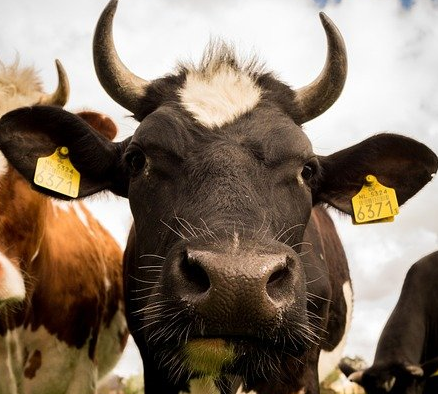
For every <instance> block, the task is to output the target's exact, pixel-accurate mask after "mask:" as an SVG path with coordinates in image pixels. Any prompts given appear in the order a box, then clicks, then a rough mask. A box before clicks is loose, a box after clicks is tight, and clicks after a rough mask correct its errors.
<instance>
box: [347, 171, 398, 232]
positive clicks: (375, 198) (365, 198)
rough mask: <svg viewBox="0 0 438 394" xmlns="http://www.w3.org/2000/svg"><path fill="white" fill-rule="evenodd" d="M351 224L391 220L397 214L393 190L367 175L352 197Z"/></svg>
mask: <svg viewBox="0 0 438 394" xmlns="http://www.w3.org/2000/svg"><path fill="white" fill-rule="evenodd" d="M351 203H352V205H353V211H354V218H353V224H363V223H382V222H392V221H393V220H394V216H395V215H398V212H399V211H398V202H397V196H396V194H395V190H394V189H392V188H390V187H386V186H383V185H382V184H381V183H379V181H378V180H377V178H376V177H375V176H373V175H367V176H366V178H365V183H364V185H363V186H362V189H361V190H360V192H359V193H357V194H356V195H355V196H354V197H353V198H352V199H351Z"/></svg>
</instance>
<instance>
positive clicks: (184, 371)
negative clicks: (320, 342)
mask: <svg viewBox="0 0 438 394" xmlns="http://www.w3.org/2000/svg"><path fill="white" fill-rule="evenodd" d="M163 330H165V331H167V330H166V329H165V327H164V326H163ZM262 331H263V330H260V331H259V332H258V335H259V336H255V334H254V336H249V335H248V336H222V337H221V336H198V335H196V334H194V335H193V336H192V335H190V336H188V338H185V339H184V340H182V341H181V340H180V338H177V337H175V338H171V337H168V338H167V339H166V341H165V342H164V343H157V342H156V343H155V346H154V348H155V350H156V351H155V356H156V362H157V363H158V364H159V365H162V366H165V369H166V370H167V374H168V377H169V379H170V380H171V381H173V382H174V383H178V382H180V381H181V379H183V380H186V379H187V380H190V379H192V378H202V377H210V378H213V379H215V380H216V379H219V378H220V377H221V376H225V375H226V376H238V377H240V378H241V379H242V381H243V382H245V383H251V382H256V381H257V380H259V379H261V378H266V377H272V378H273V379H276V380H277V381H280V380H282V379H284V377H283V376H280V375H279V373H280V372H279V371H280V370H281V368H280V366H281V365H282V364H284V362H285V361H287V364H288V365H290V366H291V368H294V365H296V366H299V365H300V364H301V363H302V360H301V357H302V356H303V354H304V353H305V351H306V350H307V349H308V348H309V347H310V345H311V341H309V338H305V334H303V336H302V337H300V335H299V334H297V332H296V331H295V334H294V338H291V337H290V336H289V335H287V333H282V334H280V332H281V330H280V329H278V330H275V331H276V332H270V333H263V332H262ZM167 332H169V331H167ZM160 342H161V341H160ZM297 368H298V367H297Z"/></svg>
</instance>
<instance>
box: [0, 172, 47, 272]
mask: <svg viewBox="0 0 438 394" xmlns="http://www.w3.org/2000/svg"><path fill="white" fill-rule="evenodd" d="M49 204H50V201H49V200H48V198H47V197H45V196H43V195H42V194H39V193H37V192H35V191H34V190H32V189H31V188H30V186H29V185H28V183H27V181H26V180H25V179H24V178H23V177H22V176H21V175H20V174H18V172H17V171H16V170H14V169H13V168H12V167H10V166H8V169H7V171H6V173H5V174H4V175H2V176H1V177H0V248H1V251H2V252H3V253H4V254H5V255H6V256H8V257H9V258H12V259H15V258H16V259H18V261H20V263H21V264H29V263H30V262H31V261H32V260H33V259H34V257H35V255H36V254H37V253H38V248H39V245H41V242H42V238H43V236H44V227H45V226H44V223H45V220H44V219H45V217H46V214H47V207H48V205H49ZM22 268H25V267H22Z"/></svg>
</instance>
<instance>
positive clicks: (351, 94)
mask: <svg viewBox="0 0 438 394" xmlns="http://www.w3.org/2000/svg"><path fill="white" fill-rule="evenodd" d="M417 3H418V4H415V5H414V6H413V7H412V9H411V10H410V11H407V10H406V9H403V8H402V7H401V5H400V3H399V2H398V1H397V0H367V1H363V0H348V1H344V2H342V3H340V4H336V3H335V2H328V5H327V6H326V7H325V8H324V12H326V13H327V15H329V16H330V18H332V20H333V21H334V22H335V23H336V25H337V26H338V28H339V29H340V30H341V32H342V34H343V36H344V39H345V42H346V45H347V50H348V57H349V74H348V78H347V83H346V86H345V88H344V91H343V93H342V95H341V98H340V99H339V100H338V101H337V103H336V104H335V105H334V106H333V107H332V108H331V109H330V110H329V111H328V112H326V113H325V114H323V115H322V116H320V117H319V118H317V119H315V120H313V121H311V122H309V123H308V124H306V126H305V128H306V132H307V133H308V135H309V136H310V139H311V141H312V142H313V146H314V150H315V152H316V153H317V154H321V155H327V154H330V153H332V152H335V151H336V150H339V149H341V148H345V147H347V146H350V145H352V144H355V143H357V142H359V141H361V140H363V139H365V138H367V137H369V136H371V135H373V134H375V133H377V132H379V131H394V132H399V133H401V134H403V135H406V136H410V137H413V138H416V139H418V140H420V141H421V142H423V143H425V144H427V145H428V146H429V147H430V148H432V149H433V150H434V151H435V152H438V23H437V20H438V6H436V4H437V3H436V2H435V3H432V2H429V1H426V0H423V1H417ZM433 4H435V6H434V5H433ZM105 5H106V0H93V1H90V0H75V1H59V0H40V1H35V0H1V2H0V60H2V61H3V62H4V63H11V62H13V61H14V59H15V57H16V55H17V54H19V56H20V59H21V63H22V64H23V65H34V66H35V67H36V68H37V69H38V70H40V75H41V77H42V79H43V81H44V84H45V87H46V90H48V91H52V90H53V89H54V88H55V85H56V73H55V68H54V59H55V58H59V59H60V60H61V61H62V63H63V64H64V66H65V68H66V69H67V72H68V74H69V78H70V84H71V99H70V101H69V103H68V105H67V109H69V110H73V111H75V110H80V109H83V108H93V109H96V110H99V111H102V112H105V113H107V114H110V115H111V116H112V117H113V118H114V119H115V120H116V121H117V122H118V124H119V127H120V134H119V138H120V139H123V138H125V137H126V136H128V135H130V134H132V132H133V131H134V130H135V127H136V123H135V122H134V121H132V120H131V119H130V118H129V117H127V115H129V113H128V112H127V111H126V110H124V109H123V108H121V107H120V106H119V105H117V104H115V103H114V102H113V101H112V100H111V99H110V98H109V97H108V96H107V95H106V93H105V92H104V91H103V89H102V88H101V87H100V85H99V83H98V81H97V78H96V76H95V73H94V69H93V64H92V55H91V42H92V34H93V30H94V26H95V23H96V21H97V19H98V17H99V15H100V12H101V10H102V9H103V8H104V6H105ZM319 11H320V9H319V8H318V6H317V5H315V3H314V2H313V1H311V0H294V1H291V0H252V1H249V0H246V1H244V0H221V1H218V0H148V1H144V0H143V1H142V0H120V1H119V8H118V11H117V13H116V17H115V27H114V35H115V42H116V46H117V48H118V51H119V54H120V57H121V58H122V59H123V61H124V62H125V64H126V65H127V66H128V67H129V68H130V69H131V70H132V71H134V72H135V73H136V74H138V75H140V76H142V77H143V78H146V79H152V78H156V77H159V76H162V75H163V74H165V73H168V72H171V71H172V70H173V68H174V66H175V64H176V61H177V60H179V59H195V60H196V59H199V58H200V56H201V53H202V50H203V48H204V47H205V44H206V43H207V42H208V41H209V39H210V38H211V37H223V38H225V39H226V40H228V41H231V42H233V43H234V44H235V46H236V47H237V48H239V52H242V53H243V54H251V53H254V52H255V53H257V54H259V57H260V58H261V59H262V60H263V61H265V62H266V65H267V68H269V69H271V70H273V71H275V73H276V74H277V75H278V76H279V77H280V78H281V79H282V80H283V81H285V82H287V83H289V84H290V85H293V86H295V87H300V86H303V85H305V84H307V83H308V82H310V81H312V80H313V79H314V78H315V77H316V75H317V74H318V73H319V71H320V69H321V68H322V66H323V63H324V59H325V53H326V46H325V45H326V43H325V35H324V32H323V29H322V27H321V25H320V21H319V18H318V12H319ZM437 195H438V181H437V180H435V182H432V183H430V184H429V185H427V186H426V187H425V188H424V189H423V190H422V191H421V192H420V193H419V194H418V195H417V196H416V197H414V198H413V199H411V200H410V201H408V202H407V204H406V205H405V206H404V207H403V208H402V209H401V213H400V215H399V216H397V217H396V219H395V222H394V223H391V224H379V225H367V226H357V227H356V226H353V225H352V224H351V221H350V219H349V218H347V217H341V216H340V215H338V214H337V213H336V212H335V211H332V216H333V217H334V218H335V221H336V224H337V227H338V230H339V232H340V235H341V238H342V240H343V241H344V246H345V249H346V252H347V256H348V258H349V260H350V269H351V275H352V279H353V285H354V291H355V306H354V315H353V327H352V330H351V331H350V334H349V339H348V344H347V349H346V354H347V355H350V356H354V355H361V356H362V357H365V359H366V360H367V361H368V362H371V361H372V358H373V354H374V349H375V345H376V341H377V338H378V336H379V334H380V331H381V329H382V327H383V324H384V323H385V321H386V319H387V317H388V315H389V313H390V311H391V310H392V308H393V307H394V305H395V302H396V300H397V298H398V295H399V292H400V288H401V285H402V282H403V279H404V276H405V274H406V272H407V270H408V268H409V267H410V265H411V264H412V263H413V262H415V261H416V260H418V259H419V258H420V257H422V256H424V255H426V254H428V253H430V252H432V251H433V250H437V249H438V215H437V212H438V208H437V197H436V196H437ZM89 205H90V206H91V207H92V209H93V211H94V212H95V213H96V215H97V216H98V217H99V218H100V219H101V220H102V221H103V222H104V223H105V224H106V225H107V226H108V227H109V229H110V230H111V231H112V233H113V234H114V235H115V237H116V238H117V239H118V241H119V242H120V243H121V244H124V242H125V239H126V235H127V231H128V228H129V226H130V214H129V207H128V205H127V202H126V201H124V200H120V199H119V200H116V199H114V198H112V197H110V196H105V197H100V198H94V199H93V201H92V202H90V204H89ZM128 370H133V371H134V372H136V371H139V370H140V369H139V367H138V359H137V358H136V356H135V354H134V351H133V350H132V348H130V351H129V352H128V354H127V355H126V356H125V358H124V361H123V364H122V365H121V366H119V368H118V370H117V371H118V372H120V373H123V374H126V373H127V371H128Z"/></svg>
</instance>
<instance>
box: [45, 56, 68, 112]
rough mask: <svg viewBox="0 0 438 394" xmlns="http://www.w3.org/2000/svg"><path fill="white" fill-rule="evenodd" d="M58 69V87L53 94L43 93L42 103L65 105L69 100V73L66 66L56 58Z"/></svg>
mask: <svg viewBox="0 0 438 394" xmlns="http://www.w3.org/2000/svg"><path fill="white" fill-rule="evenodd" d="M55 64H56V70H57V71H58V87H57V88H56V90H55V92H54V93H51V94H43V95H42V96H41V99H40V101H39V104H41V105H58V106H60V107H63V106H64V105H65V104H66V103H67V100H68V96H69V95H70V84H69V83H68V77H67V73H66V72H65V69H64V67H63V66H62V64H61V62H60V61H59V60H58V59H56V60H55Z"/></svg>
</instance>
